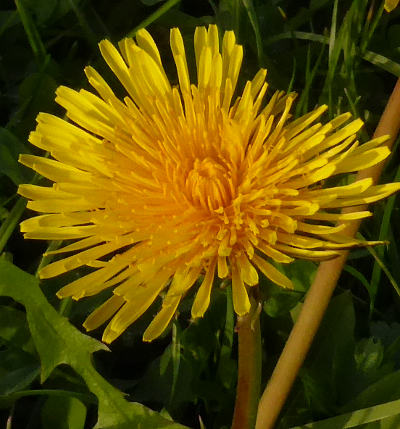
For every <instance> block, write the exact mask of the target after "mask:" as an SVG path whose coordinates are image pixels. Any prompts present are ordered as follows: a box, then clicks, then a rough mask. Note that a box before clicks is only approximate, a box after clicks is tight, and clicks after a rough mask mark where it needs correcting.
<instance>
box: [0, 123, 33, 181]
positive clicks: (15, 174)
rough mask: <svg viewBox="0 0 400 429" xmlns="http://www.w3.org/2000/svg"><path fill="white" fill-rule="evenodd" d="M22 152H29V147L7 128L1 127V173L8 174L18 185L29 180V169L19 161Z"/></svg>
mask: <svg viewBox="0 0 400 429" xmlns="http://www.w3.org/2000/svg"><path fill="white" fill-rule="evenodd" d="M20 153H29V150H28V149H27V147H26V146H25V145H24V144H22V143H21V142H20V141H19V140H18V138H17V137H15V136H14V135H13V134H12V133H11V132H10V131H8V130H7V129H6V128H0V159H1V162H0V173H2V174H5V175H6V176H8V177H9V178H10V179H11V180H12V181H13V182H14V183H15V184H16V185H19V184H20V183H23V182H26V181H29V175H28V174H26V173H27V171H28V170H25V168H23V167H22V165H21V164H19V163H18V155H19V154H20Z"/></svg>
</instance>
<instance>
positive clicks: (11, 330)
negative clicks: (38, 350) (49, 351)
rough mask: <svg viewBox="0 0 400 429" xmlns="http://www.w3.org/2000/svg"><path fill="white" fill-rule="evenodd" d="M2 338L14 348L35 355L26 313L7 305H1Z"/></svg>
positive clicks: (0, 336) (0, 334) (0, 329)
mask: <svg viewBox="0 0 400 429" xmlns="http://www.w3.org/2000/svg"><path fill="white" fill-rule="evenodd" d="M0 338H1V339H2V340H3V341H5V342H6V343H9V344H12V345H13V346H14V347H18V348H21V349H22V350H25V351H27V352H28V353H31V354H33V344H32V340H31V335H30V333H29V329H28V324H27V322H26V317H25V313H24V312H22V311H20V310H17V309H15V308H12V307H9V306H7V305H0Z"/></svg>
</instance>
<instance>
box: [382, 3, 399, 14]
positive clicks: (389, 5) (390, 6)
mask: <svg viewBox="0 0 400 429" xmlns="http://www.w3.org/2000/svg"><path fill="white" fill-rule="evenodd" d="M398 4H399V0H385V10H386V12H391V11H392V10H394V9H396V7H397V5H398Z"/></svg>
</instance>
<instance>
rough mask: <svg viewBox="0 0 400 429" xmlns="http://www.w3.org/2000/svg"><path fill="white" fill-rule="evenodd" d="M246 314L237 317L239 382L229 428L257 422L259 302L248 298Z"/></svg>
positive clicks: (242, 428)
mask: <svg viewBox="0 0 400 429" xmlns="http://www.w3.org/2000/svg"><path fill="white" fill-rule="evenodd" d="M251 304H252V305H251V309H250V312H249V314H247V315H245V316H242V317H238V321H237V325H236V330H237V333H238V339H239V366H238V384H237V388H236V402H235V410H234V413H233V421H232V429H253V428H254V425H255V421H256V415H257V406H258V400H259V397H260V382H261V335H260V310H261V307H260V306H261V304H260V302H259V301H256V300H254V299H252V300H251Z"/></svg>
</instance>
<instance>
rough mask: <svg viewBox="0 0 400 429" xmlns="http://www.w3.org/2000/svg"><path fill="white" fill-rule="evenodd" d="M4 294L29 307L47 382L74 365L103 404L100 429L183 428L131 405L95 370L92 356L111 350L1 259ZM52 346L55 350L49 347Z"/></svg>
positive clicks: (0, 286) (35, 282)
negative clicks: (58, 370)
mask: <svg viewBox="0 0 400 429" xmlns="http://www.w3.org/2000/svg"><path fill="white" fill-rule="evenodd" d="M0 295H4V296H9V297H11V298H13V299H14V300H15V301H17V302H19V303H21V304H22V305H24V306H25V309H26V313H27V320H28V323H29V328H30V330H31V334H32V338H33V341H34V343H35V346H36V349H37V351H38V353H39V356H40V360H41V364H42V369H41V379H42V381H44V380H45V379H46V378H47V377H48V376H49V375H50V373H51V372H52V371H53V369H54V368H55V367H56V366H57V365H60V364H62V363H63V364H67V365H70V366H71V367H72V368H73V369H74V370H75V371H76V372H77V373H78V374H79V375H80V376H81V377H82V378H83V380H84V381H85V383H86V384H87V386H88V388H89V390H90V391H91V392H93V393H94V394H95V395H96V396H97V398H98V401H99V411H98V422H97V425H96V428H97V429H100V428H107V429H111V428H115V429H116V428H118V429H123V428H126V429H128V428H129V429H132V428H139V427H140V428H170V429H172V428H176V429H178V428H183V427H184V426H181V425H179V424H175V423H173V422H171V421H168V420H166V419H164V418H163V417H161V416H160V415H159V414H158V413H156V412H154V411H152V410H150V409H148V408H146V407H144V406H143V405H141V404H137V403H130V402H128V401H126V400H125V399H124V397H123V394H122V392H120V391H119V390H117V389H116V388H114V387H113V386H112V385H111V384H109V383H108V382H107V381H106V380H105V379H104V378H103V377H101V375H100V374H99V373H98V372H97V371H96V370H95V368H94V367H93V364H92V353H93V352H95V351H97V350H108V348H107V347H106V346H105V345H104V344H102V343H100V342H99V341H97V340H95V339H93V338H91V337H89V336H87V335H83V334H82V333H80V332H79V331H78V330H77V329H76V328H75V327H74V326H72V325H71V324H70V323H69V322H68V320H67V319H66V318H65V317H62V316H60V315H59V314H58V313H57V312H56V310H55V309H54V308H53V307H52V306H51V305H50V304H49V303H48V302H47V300H46V298H45V297H44V295H43V293H42V291H41V290H40V288H39V284H38V280H37V279H36V278H35V277H33V276H31V275H29V274H27V273H25V272H24V271H22V270H20V269H19V268H17V267H15V266H14V265H12V264H11V263H9V262H7V261H4V260H0ZM49 345H51V347H49Z"/></svg>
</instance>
